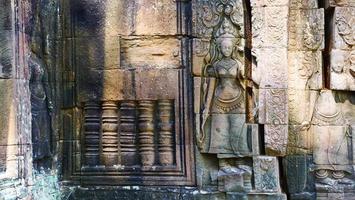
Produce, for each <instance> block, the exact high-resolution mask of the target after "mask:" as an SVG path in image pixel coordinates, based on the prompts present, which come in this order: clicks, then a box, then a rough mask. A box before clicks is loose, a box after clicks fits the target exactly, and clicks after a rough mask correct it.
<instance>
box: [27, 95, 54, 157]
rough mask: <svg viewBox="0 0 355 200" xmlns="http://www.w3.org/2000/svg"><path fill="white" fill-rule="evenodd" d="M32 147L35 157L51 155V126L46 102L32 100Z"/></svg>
mask: <svg viewBox="0 0 355 200" xmlns="http://www.w3.org/2000/svg"><path fill="white" fill-rule="evenodd" d="M31 104H32V149H33V159H34V160H39V159H43V158H45V157H50V156H51V155H52V154H51V148H50V146H51V145H50V140H51V139H50V137H51V126H50V116H49V112H48V110H47V106H46V102H45V101H43V102H40V101H37V102H35V101H32V102H31Z"/></svg>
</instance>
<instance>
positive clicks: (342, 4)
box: [329, 0, 355, 7]
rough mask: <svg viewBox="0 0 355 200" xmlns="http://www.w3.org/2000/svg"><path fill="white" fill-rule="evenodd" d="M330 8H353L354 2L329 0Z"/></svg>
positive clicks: (350, 0) (349, 0) (352, 0)
mask: <svg viewBox="0 0 355 200" xmlns="http://www.w3.org/2000/svg"><path fill="white" fill-rule="evenodd" d="M329 4H330V6H332V7H355V1H354V0H329Z"/></svg>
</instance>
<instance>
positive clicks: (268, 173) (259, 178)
mask: <svg viewBox="0 0 355 200" xmlns="http://www.w3.org/2000/svg"><path fill="white" fill-rule="evenodd" d="M253 166H254V176H255V189H256V191H257V192H268V193H273V192H275V193H278V192H280V182H279V167H278V166H279V164H278V161H277V158H276V157H268V156H257V157H254V158H253Z"/></svg>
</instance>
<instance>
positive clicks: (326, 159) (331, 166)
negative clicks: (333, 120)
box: [313, 126, 351, 173]
mask: <svg viewBox="0 0 355 200" xmlns="http://www.w3.org/2000/svg"><path fill="white" fill-rule="evenodd" d="M346 132H347V127H346V126H314V127H313V133H314V145H313V159H314V163H315V169H326V170H335V171H339V170H342V171H348V172H349V173H350V172H351V166H350V163H351V157H350V154H349V147H350V141H349V137H348V135H347V133H346Z"/></svg>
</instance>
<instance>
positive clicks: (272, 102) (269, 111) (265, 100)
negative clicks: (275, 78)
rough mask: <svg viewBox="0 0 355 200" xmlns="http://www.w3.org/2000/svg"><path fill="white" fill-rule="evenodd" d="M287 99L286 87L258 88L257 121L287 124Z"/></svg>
mask: <svg viewBox="0 0 355 200" xmlns="http://www.w3.org/2000/svg"><path fill="white" fill-rule="evenodd" d="M287 101H288V95H287V90H286V89H260V90H259V123H261V124H276V125H277V124H288V103H287Z"/></svg>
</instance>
